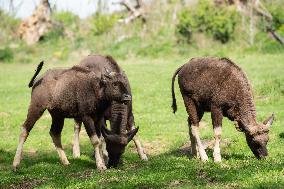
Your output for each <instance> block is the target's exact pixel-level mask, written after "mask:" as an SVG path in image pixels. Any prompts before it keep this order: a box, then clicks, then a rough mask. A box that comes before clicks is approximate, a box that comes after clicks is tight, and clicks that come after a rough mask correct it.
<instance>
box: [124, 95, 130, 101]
mask: <svg viewBox="0 0 284 189" xmlns="http://www.w3.org/2000/svg"><path fill="white" fill-rule="evenodd" d="M122 98H123V99H122V100H124V101H129V100H131V95H128V94H123V95H122Z"/></svg>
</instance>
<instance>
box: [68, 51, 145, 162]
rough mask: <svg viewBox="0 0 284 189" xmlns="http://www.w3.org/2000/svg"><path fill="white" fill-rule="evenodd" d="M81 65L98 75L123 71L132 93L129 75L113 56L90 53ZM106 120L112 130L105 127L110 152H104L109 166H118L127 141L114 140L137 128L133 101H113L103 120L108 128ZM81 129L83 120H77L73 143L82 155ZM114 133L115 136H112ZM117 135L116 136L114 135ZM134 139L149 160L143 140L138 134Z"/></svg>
mask: <svg viewBox="0 0 284 189" xmlns="http://www.w3.org/2000/svg"><path fill="white" fill-rule="evenodd" d="M79 65H80V66H84V67H87V68H88V69H90V70H91V71H92V72H94V73H95V74H97V75H101V74H106V73H107V70H108V71H111V72H118V73H122V74H123V75H124V76H125V78H126V86H127V89H128V91H129V92H130V94H131V89H130V84H129V81H128V79H127V76H126V75H125V74H124V72H122V70H121V68H120V67H119V65H118V64H117V62H116V61H115V60H114V59H113V58H112V57H111V56H100V55H89V56H87V57H86V58H84V59H83V60H82V61H81V62H80V63H79ZM106 120H110V123H111V131H109V130H107V129H104V131H105V132H103V134H104V136H105V138H106V148H107V152H108V156H109V157H108V158H107V157H106V156H107V154H106V153H104V156H105V159H109V161H108V165H109V166H116V165H117V164H118V162H119V160H120V156H121V155H122V153H123V152H124V150H125V146H126V143H123V142H122V143H121V144H120V145H119V143H117V142H114V143H116V144H114V143H113V141H112V140H114V141H119V140H118V138H119V136H120V135H125V134H126V133H127V131H131V130H133V129H135V126H134V116H133V112H132V101H129V102H128V103H127V104H126V105H125V104H121V103H117V102H115V101H114V102H112V104H111V106H109V107H108V108H107V110H106V111H105V113H104V121H103V122H102V124H103V126H102V127H103V128H106V122H105V121H106ZM80 129H81V122H76V124H75V127H74V143H73V156H74V157H79V156H80V146H79V133H80ZM112 135H113V136H112ZM114 136H116V137H114ZM133 141H134V143H135V145H136V148H137V152H138V154H139V156H140V158H141V159H142V160H148V158H147V155H146V154H145V152H144V150H143V148H142V145H141V142H140V141H139V139H138V138H137V135H136V136H135V137H134V138H133Z"/></svg>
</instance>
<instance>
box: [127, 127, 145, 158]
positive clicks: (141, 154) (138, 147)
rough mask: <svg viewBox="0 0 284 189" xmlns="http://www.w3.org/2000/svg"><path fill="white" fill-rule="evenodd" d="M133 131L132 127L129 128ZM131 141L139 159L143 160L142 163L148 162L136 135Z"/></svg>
mask: <svg viewBox="0 0 284 189" xmlns="http://www.w3.org/2000/svg"><path fill="white" fill-rule="evenodd" d="M133 129H135V128H134V126H132V127H131V130H133ZM132 140H133V142H134V144H135V146H136V150H137V153H138V155H139V157H140V159H141V160H144V161H148V157H147V155H146V153H145V151H144V149H143V147H142V144H141V142H140V140H139V138H138V136H137V134H136V135H135V136H134V137H133V139H132Z"/></svg>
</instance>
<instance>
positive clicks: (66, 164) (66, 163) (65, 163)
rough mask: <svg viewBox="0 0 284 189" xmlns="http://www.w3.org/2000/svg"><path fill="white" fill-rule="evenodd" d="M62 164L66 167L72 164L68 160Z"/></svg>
mask: <svg viewBox="0 0 284 189" xmlns="http://www.w3.org/2000/svg"><path fill="white" fill-rule="evenodd" d="M62 164H63V165H64V166H68V165H70V163H69V161H68V160H65V161H62Z"/></svg>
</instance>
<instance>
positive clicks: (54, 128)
mask: <svg viewBox="0 0 284 189" xmlns="http://www.w3.org/2000/svg"><path fill="white" fill-rule="evenodd" d="M63 125H64V118H57V117H55V116H52V124H51V128H50V131H49V134H50V136H51V138H52V141H53V143H54V146H55V148H56V151H57V153H58V156H59V158H60V160H61V162H62V164H63V165H69V164H70V163H69V161H68V159H67V157H66V155H65V152H64V150H63V147H62V144H61V131H62V128H63Z"/></svg>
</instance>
